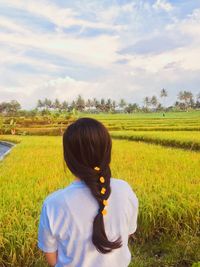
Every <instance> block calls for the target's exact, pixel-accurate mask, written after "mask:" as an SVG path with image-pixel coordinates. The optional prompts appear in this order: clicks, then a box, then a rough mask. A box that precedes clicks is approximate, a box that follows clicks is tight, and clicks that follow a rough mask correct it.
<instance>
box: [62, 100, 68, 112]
mask: <svg viewBox="0 0 200 267" xmlns="http://www.w3.org/2000/svg"><path fill="white" fill-rule="evenodd" d="M61 109H62V110H66V111H67V109H68V103H67V101H65V100H64V101H63V102H62V104H61Z"/></svg>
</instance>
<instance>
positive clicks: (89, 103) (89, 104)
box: [85, 98, 92, 110]
mask: <svg viewBox="0 0 200 267" xmlns="http://www.w3.org/2000/svg"><path fill="white" fill-rule="evenodd" d="M85 106H86V107H87V108H89V110H90V108H91V107H92V101H91V100H90V99H89V98H88V99H87V101H86V103H85Z"/></svg>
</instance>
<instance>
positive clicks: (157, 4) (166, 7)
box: [153, 0, 173, 12]
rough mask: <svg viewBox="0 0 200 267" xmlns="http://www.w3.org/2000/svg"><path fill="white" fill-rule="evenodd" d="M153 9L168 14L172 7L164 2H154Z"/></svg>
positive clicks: (157, 0) (160, 0)
mask: <svg viewBox="0 0 200 267" xmlns="http://www.w3.org/2000/svg"><path fill="white" fill-rule="evenodd" d="M153 8H154V9H156V10H164V11H166V12H169V11H171V10H172V9H173V6H172V4H171V3H169V2H167V1H166V0H156V2H155V3H154V4H153Z"/></svg>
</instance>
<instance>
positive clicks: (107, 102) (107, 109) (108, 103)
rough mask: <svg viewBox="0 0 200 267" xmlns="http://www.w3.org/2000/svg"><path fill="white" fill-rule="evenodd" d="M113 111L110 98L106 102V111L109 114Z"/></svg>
mask: <svg viewBox="0 0 200 267" xmlns="http://www.w3.org/2000/svg"><path fill="white" fill-rule="evenodd" d="M111 109H112V100H111V99H110V98H108V99H107V101H106V111H107V112H109V111H111Z"/></svg>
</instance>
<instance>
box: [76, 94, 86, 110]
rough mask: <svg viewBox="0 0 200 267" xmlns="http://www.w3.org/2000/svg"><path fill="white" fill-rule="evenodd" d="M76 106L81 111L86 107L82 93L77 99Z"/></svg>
mask: <svg viewBox="0 0 200 267" xmlns="http://www.w3.org/2000/svg"><path fill="white" fill-rule="evenodd" d="M76 108H77V110H79V111H83V110H84V108H85V100H84V99H83V98H82V96H81V95H78V97H77V100H76Z"/></svg>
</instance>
